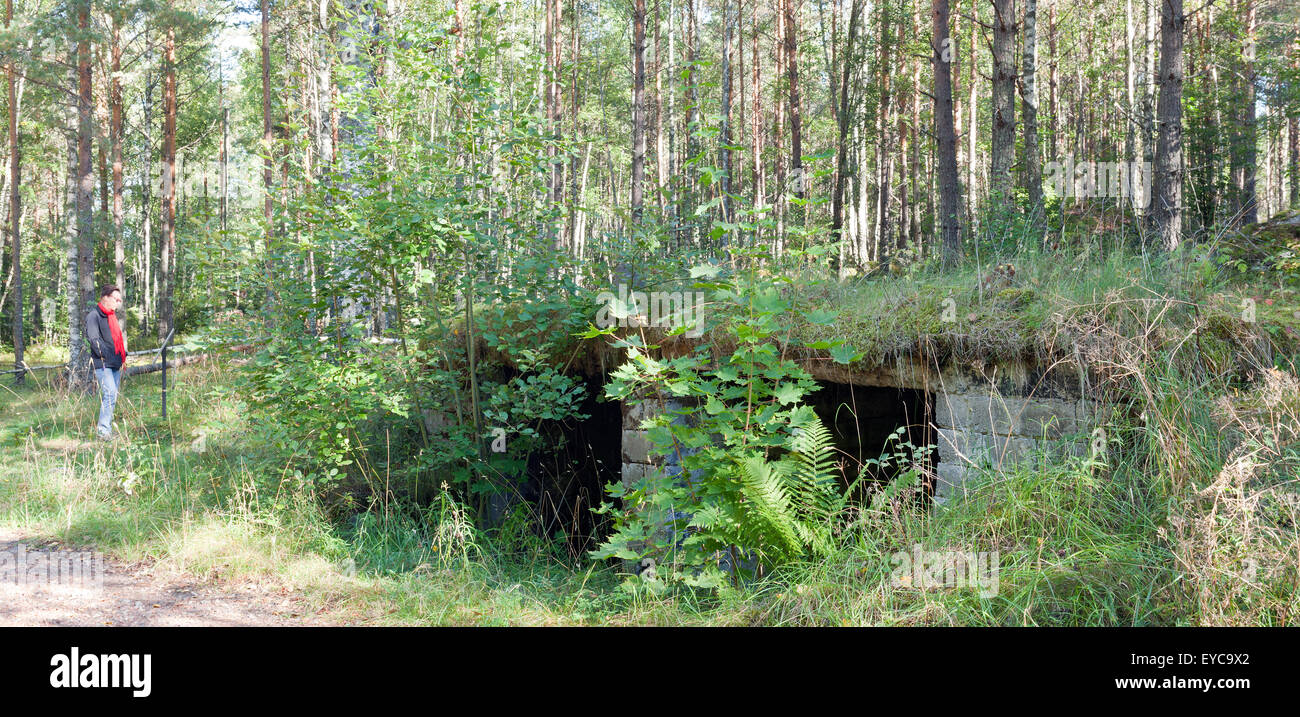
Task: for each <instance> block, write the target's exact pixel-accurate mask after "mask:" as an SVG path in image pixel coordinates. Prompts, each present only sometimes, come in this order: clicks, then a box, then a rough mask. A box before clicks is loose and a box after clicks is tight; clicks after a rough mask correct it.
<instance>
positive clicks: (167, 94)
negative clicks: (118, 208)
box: [158, 0, 265, 342]
mask: <svg viewBox="0 0 1300 717" xmlns="http://www.w3.org/2000/svg"><path fill="white" fill-rule="evenodd" d="M264 3H265V0H264ZM263 7H265V4H263ZM164 42H165V45H164V47H163V52H164V56H163V151H162V207H161V213H160V215H159V216H160V217H161V219H162V261H161V262H160V263H159V267H158V269H159V274H160V276H159V277H158V278H159V280H160V281H161V282H162V295H161V296H159V297H158V298H159V301H158V340H159V342H161V341H163V340H165V339H166V338H167V335H168V334H169V333H171V332H172V330H174V329H175V328H176V308H175V304H174V301H173V300H174V295H175V290H176V30H175V28H174V27H172V26H171V25H168V27H167V35H166V39H165V40H164Z"/></svg>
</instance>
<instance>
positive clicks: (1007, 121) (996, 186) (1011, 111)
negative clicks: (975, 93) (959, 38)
mask: <svg viewBox="0 0 1300 717" xmlns="http://www.w3.org/2000/svg"><path fill="white" fill-rule="evenodd" d="M992 2H993V130H992V134H991V135H990V136H991V137H992V141H993V149H992V153H991V155H990V157H989V192H990V193H991V194H992V198H993V201H994V202H995V203H997V204H1000V205H1003V206H1009V205H1010V199H1011V162H1012V158H1013V156H1014V153H1015V148H1016V117H1015V75H1016V69H1015V60H1014V59H1013V56H1012V53H1013V51H1014V49H1015V42H1016V35H1015V33H1016V4H1015V0H992Z"/></svg>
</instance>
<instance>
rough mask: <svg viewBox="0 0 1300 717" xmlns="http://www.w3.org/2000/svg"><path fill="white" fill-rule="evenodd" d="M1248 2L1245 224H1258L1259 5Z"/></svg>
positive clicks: (1243, 179)
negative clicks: (1256, 176)
mask: <svg viewBox="0 0 1300 717" xmlns="http://www.w3.org/2000/svg"><path fill="white" fill-rule="evenodd" d="M1245 3H1246V44H1245V47H1244V48H1243V51H1242V55H1243V56H1244V59H1245V68H1244V70H1245V71H1244V72H1243V73H1242V78H1241V81H1242V84H1243V85H1244V89H1245V92H1244V94H1245V97H1244V99H1243V101H1242V103H1241V113H1242V123H1241V135H1242V136H1241V144H1242V148H1241V157H1242V163H1241V164H1242V167H1241V199H1240V203H1241V211H1242V217H1241V221H1242V222H1243V223H1245V224H1254V223H1256V222H1257V221H1259V208H1258V207H1257V206H1256V197H1255V162H1256V160H1257V158H1256V156H1255V155H1256V149H1255V148H1256V142H1257V141H1258V138H1257V137H1256V131H1255V129H1256V122H1255V3H1254V0H1245Z"/></svg>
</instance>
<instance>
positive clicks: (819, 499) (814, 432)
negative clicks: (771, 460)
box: [786, 415, 843, 522]
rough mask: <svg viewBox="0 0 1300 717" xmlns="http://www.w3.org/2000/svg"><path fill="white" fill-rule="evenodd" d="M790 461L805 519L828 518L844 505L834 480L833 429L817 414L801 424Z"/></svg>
mask: <svg viewBox="0 0 1300 717" xmlns="http://www.w3.org/2000/svg"><path fill="white" fill-rule="evenodd" d="M790 448H791V455H790V456H789V457H788V458H787V459H786V460H787V462H789V463H790V464H791V469H792V472H793V475H794V478H795V482H794V487H795V489H796V490H797V491H798V494H797V495H798V497H797V498H796V502H797V504H798V507H799V510H800V517H801V518H802V519H803V520H805V521H822V522H824V521H829V520H831V519H833V518H834V517H835V516H836V515H838V514H839V512H840V510H841V509H842V508H843V498H842V497H841V495H840V492H839V489H838V488H839V486H838V485H837V484H836V482H835V449H834V447H833V445H832V438H831V432H830V431H828V430H826V426H824V425H822V422H821V420H820V419H819V418H817V416H816V415H813V416H812V417H811V418H810V419H809V420H808V421H807V423H805V424H803V425H801V426H800V427H799V429H798V430H797V431H796V433H795V435H794V439H793V440H792V441H791V444H790Z"/></svg>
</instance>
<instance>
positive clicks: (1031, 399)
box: [622, 364, 1094, 504]
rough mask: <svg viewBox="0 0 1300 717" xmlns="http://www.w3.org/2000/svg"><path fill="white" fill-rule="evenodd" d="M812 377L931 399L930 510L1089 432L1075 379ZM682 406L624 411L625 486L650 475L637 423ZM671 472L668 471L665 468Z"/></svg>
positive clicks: (920, 370) (668, 403) (928, 373)
mask: <svg viewBox="0 0 1300 717" xmlns="http://www.w3.org/2000/svg"><path fill="white" fill-rule="evenodd" d="M810 370H811V371H812V373H813V375H814V377H816V378H819V379H822V380H829V381H835V382H837V383H852V384H856V385H862V386H894V387H899V388H909V389H919V390H924V391H927V392H929V393H930V394H931V395H932V396H933V401H934V403H933V405H934V415H933V416H932V422H933V424H934V428H935V433H936V439H935V443H936V444H937V449H938V456H937V457H938V463H937V465H936V473H937V476H936V484H935V493H934V498H935V502H936V503H940V504H942V503H944V502H947V501H948V500H949V499H951V498H953V497H954V496H957V495H960V494H961V493H962V491H963V486H964V485H965V483H966V481H967V480H968V479H969V478H970V477H971V475H972V474H973V473H974V472H975V470H976V469H977V468H978V467H980V466H992V467H994V468H1000V467H1004V466H1007V465H1009V464H1012V463H1016V462H1019V461H1022V460H1024V459H1026V458H1028V457H1030V456H1031V455H1032V454H1034V453H1035V452H1036V451H1037V450H1038V449H1040V448H1046V447H1047V446H1049V445H1059V443H1060V439H1061V438H1062V437H1073V440H1071V441H1070V442H1069V443H1068V444H1067V445H1066V448H1067V450H1069V451H1071V452H1075V453H1083V452H1084V451H1086V449H1087V440H1086V437H1087V434H1088V433H1089V432H1090V431H1091V430H1092V427H1093V410H1094V409H1093V407H1092V404H1091V403H1090V402H1089V401H1087V400H1085V399H1082V398H1080V395H1081V391H1078V390H1075V389H1076V387H1077V376H1075V377H1071V376H1070V375H1068V374H1066V375H1060V374H1055V373H1036V372H1035V371H1034V370H1033V369H1032V368H1031V367H1027V366H1024V365H1019V364H1012V365H1007V366H1001V367H997V369H996V370H994V371H987V370H986V371H983V372H981V373H979V374H977V373H974V372H972V371H969V370H961V369H958V368H956V367H952V366H949V367H945V369H944V370H942V371H934V370H931V369H928V368H926V367H924V366H917V365H908V366H906V367H900V368H897V369H889V368H880V367H878V368H875V369H872V370H871V371H867V372H855V371H853V370H852V369H851V368H847V367H843V366H838V365H837V366H833V367H825V366H824V365H821V366H812V367H810ZM677 405H680V404H678V403H676V402H675V401H674V400H673V399H665V398H651V399H648V400H646V401H644V402H642V403H639V404H637V405H635V406H633V405H627V404H625V405H624V408H623V433H622V441H623V448H622V458H623V462H622V473H623V482H624V485H630V484H631V483H632V482H634V481H636V480H637V479H639V478H641V477H643V476H645V475H646V474H647V473H648V472H650V471H653V470H655V468H656V459H655V457H654V456H652V454H651V451H650V441H649V437H648V435H647V432H646V431H645V430H644V429H642V428H641V422H642V421H643V420H644V419H646V418H648V417H651V416H654V415H658V414H660V413H662V412H664V411H667V410H670V409H671V408H673V407H675V406H677ZM668 468H669V470H672V467H671V466H669V467H668Z"/></svg>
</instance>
